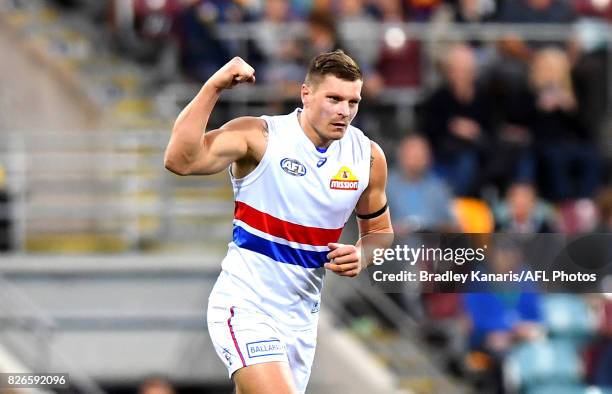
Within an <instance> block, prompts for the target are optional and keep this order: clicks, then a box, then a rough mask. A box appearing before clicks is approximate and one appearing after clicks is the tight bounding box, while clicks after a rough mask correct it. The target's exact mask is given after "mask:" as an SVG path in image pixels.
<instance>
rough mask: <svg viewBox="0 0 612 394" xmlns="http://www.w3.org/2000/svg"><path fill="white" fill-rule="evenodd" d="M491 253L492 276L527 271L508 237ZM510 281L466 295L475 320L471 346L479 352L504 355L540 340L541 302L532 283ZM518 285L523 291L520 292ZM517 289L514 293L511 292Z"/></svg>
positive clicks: (480, 287)
mask: <svg viewBox="0 0 612 394" xmlns="http://www.w3.org/2000/svg"><path fill="white" fill-rule="evenodd" d="M493 246H494V247H493V248H492V250H490V251H489V252H488V255H489V256H491V258H490V260H489V262H490V264H489V265H487V268H488V271H489V272H490V273H496V274H503V273H508V272H511V271H512V272H520V271H521V270H522V269H523V264H522V262H521V259H522V256H521V252H520V249H519V248H518V246H517V245H516V243H514V242H512V241H511V240H507V239H506V238H497V239H496V242H495V244H494V245H493ZM505 284H506V282H496V283H476V284H475V287H474V290H479V291H480V292H477V293H476V292H475V293H467V294H465V306H466V310H467V313H468V315H469V316H470V319H471V321H472V338H471V341H470V342H471V344H472V347H473V348H475V349H481V350H485V351H486V352H488V353H491V354H499V355H502V354H503V353H505V352H506V351H507V350H508V349H509V347H510V346H512V344H513V343H514V342H515V341H520V340H530V339H535V338H538V337H540V336H541V335H542V334H543V333H544V330H543V328H542V326H541V323H542V311H541V299H540V297H539V294H538V293H537V292H535V290H536V287H535V285H534V284H533V283H531V282H522V283H521V284H516V283H509V286H510V288H506V289H505V291H504V286H505ZM517 286H520V290H519V291H517V290H518V289H517ZM509 289H513V290H514V291H508V290H509Z"/></svg>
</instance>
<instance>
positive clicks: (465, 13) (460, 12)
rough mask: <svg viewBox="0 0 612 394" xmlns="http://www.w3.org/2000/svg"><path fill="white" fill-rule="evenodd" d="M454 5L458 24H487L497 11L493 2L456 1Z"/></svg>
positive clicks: (455, 18)
mask: <svg viewBox="0 0 612 394" xmlns="http://www.w3.org/2000/svg"><path fill="white" fill-rule="evenodd" d="M453 3H454V12H453V19H454V21H455V22H457V23H481V22H487V21H489V20H490V19H491V18H492V16H493V13H494V11H495V2H494V1H493V0H485V1H483V0H456V1H454V2H453Z"/></svg>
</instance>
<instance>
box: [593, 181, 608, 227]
mask: <svg viewBox="0 0 612 394" xmlns="http://www.w3.org/2000/svg"><path fill="white" fill-rule="evenodd" d="M595 204H596V205H597V216H598V219H599V220H598V225H597V227H596V228H595V232H596V233H612V186H608V187H606V188H605V189H603V190H601V191H600V192H599V193H597V196H596V198H595Z"/></svg>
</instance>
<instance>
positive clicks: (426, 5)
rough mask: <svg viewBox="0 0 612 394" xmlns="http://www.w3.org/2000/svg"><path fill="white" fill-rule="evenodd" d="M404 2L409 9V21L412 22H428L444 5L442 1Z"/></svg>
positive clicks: (419, 0)
mask: <svg viewBox="0 0 612 394" xmlns="http://www.w3.org/2000/svg"><path fill="white" fill-rule="evenodd" d="M404 2H405V3H406V8H407V14H408V15H407V17H408V18H407V19H408V20H410V21H411V22H426V21H428V20H429V19H430V17H431V16H432V14H433V13H434V12H435V11H436V9H437V8H438V7H439V6H440V5H441V4H442V0H404Z"/></svg>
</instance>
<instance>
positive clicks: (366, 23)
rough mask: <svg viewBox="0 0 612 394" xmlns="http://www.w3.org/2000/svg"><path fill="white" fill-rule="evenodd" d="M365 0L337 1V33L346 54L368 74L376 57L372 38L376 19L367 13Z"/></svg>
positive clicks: (375, 43)
mask: <svg viewBox="0 0 612 394" xmlns="http://www.w3.org/2000/svg"><path fill="white" fill-rule="evenodd" d="M364 2H365V0H339V2H338V8H339V9H338V14H339V15H338V31H339V33H340V37H341V39H342V42H343V43H344V45H345V49H346V52H347V53H349V54H350V55H351V56H352V57H353V58H354V59H355V60H357V63H358V64H359V67H360V68H361V71H362V72H364V73H366V74H369V73H370V72H371V70H372V67H374V63H375V61H376V59H377V56H378V42H377V40H376V39H375V38H374V35H375V34H374V33H375V26H376V25H375V23H376V19H375V18H374V16H373V15H372V14H371V13H369V12H368V11H367V9H366V7H365V4H364Z"/></svg>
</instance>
